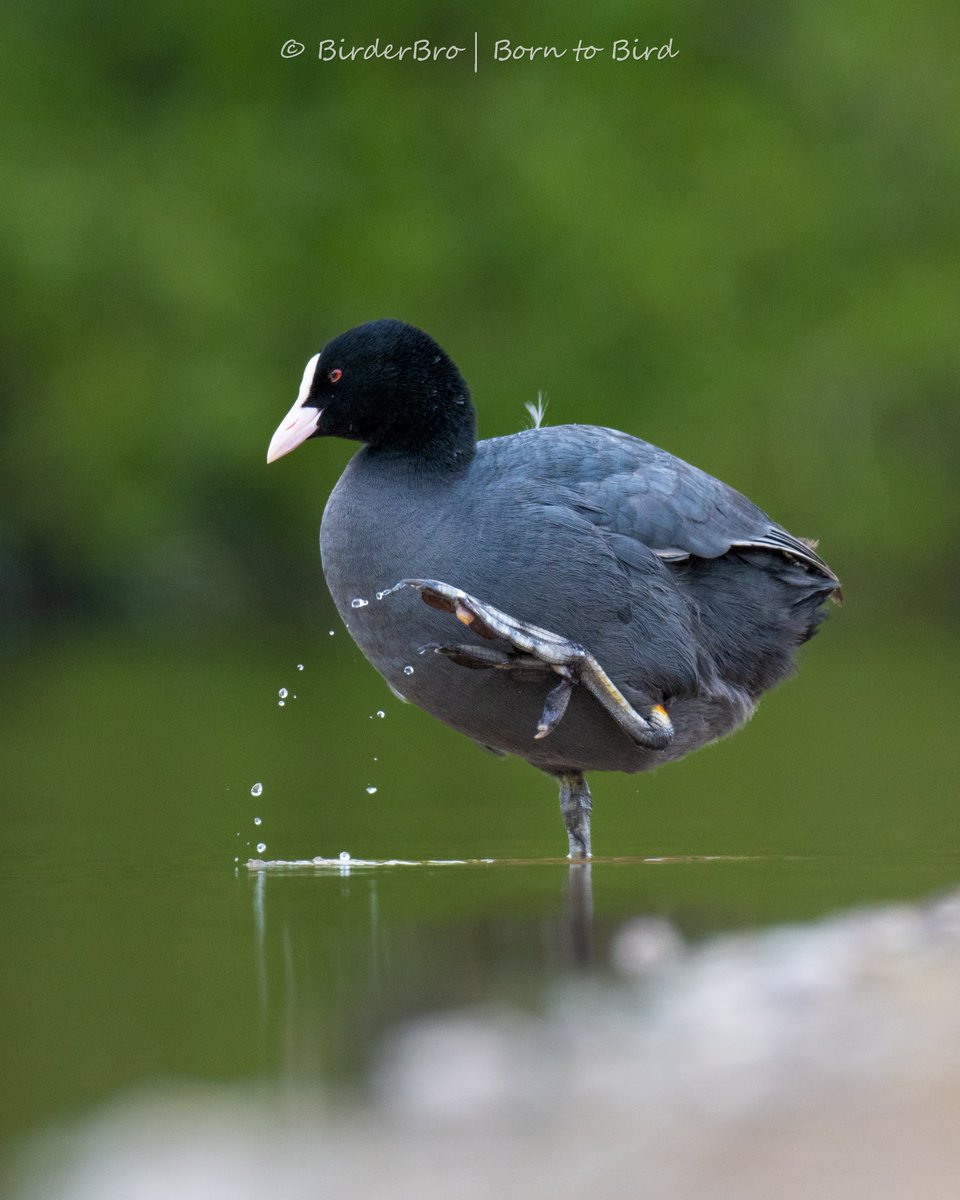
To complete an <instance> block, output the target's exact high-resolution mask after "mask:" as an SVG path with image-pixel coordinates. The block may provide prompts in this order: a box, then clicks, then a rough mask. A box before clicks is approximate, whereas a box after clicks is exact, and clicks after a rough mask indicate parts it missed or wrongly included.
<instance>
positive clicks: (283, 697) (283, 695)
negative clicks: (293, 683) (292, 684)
mask: <svg viewBox="0 0 960 1200" xmlns="http://www.w3.org/2000/svg"><path fill="white" fill-rule="evenodd" d="M277 695H278V696H279V697H280V699H281V700H286V698H287V697H288V696H289V695H290V693H289V692H288V691H287V689H286V688H281V689H280V691H279V692H277Z"/></svg>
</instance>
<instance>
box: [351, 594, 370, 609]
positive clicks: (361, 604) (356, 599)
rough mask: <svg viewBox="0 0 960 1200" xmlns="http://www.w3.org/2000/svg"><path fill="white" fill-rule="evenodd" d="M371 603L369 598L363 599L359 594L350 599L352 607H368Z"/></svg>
mask: <svg viewBox="0 0 960 1200" xmlns="http://www.w3.org/2000/svg"><path fill="white" fill-rule="evenodd" d="M369 603H370V601H369V600H361V599H360V597H359V596H355V597H354V598H353V599H352V600H351V601H350V607H351V608H366V607H367V605H368V604H369Z"/></svg>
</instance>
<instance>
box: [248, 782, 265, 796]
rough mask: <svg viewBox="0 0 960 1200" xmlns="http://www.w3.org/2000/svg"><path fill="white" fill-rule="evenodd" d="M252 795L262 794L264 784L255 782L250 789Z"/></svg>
mask: <svg viewBox="0 0 960 1200" xmlns="http://www.w3.org/2000/svg"><path fill="white" fill-rule="evenodd" d="M250 795H251V796H262V795H263V784H262V783H255V784H254V785H253V787H252V788H251V789H250Z"/></svg>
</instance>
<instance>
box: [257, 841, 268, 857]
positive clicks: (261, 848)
mask: <svg viewBox="0 0 960 1200" xmlns="http://www.w3.org/2000/svg"><path fill="white" fill-rule="evenodd" d="M266 848H267V843H266V842H257V853H258V854H262V853H263V852H264V850H266Z"/></svg>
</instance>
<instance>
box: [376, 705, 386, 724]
mask: <svg viewBox="0 0 960 1200" xmlns="http://www.w3.org/2000/svg"><path fill="white" fill-rule="evenodd" d="M386 715H387V714H386V713H385V712H384V711H383V709H382V708H378V709H377V716H378V717H379V718H380V720H381V721H382V720H383V718H384V717H385V716H386Z"/></svg>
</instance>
